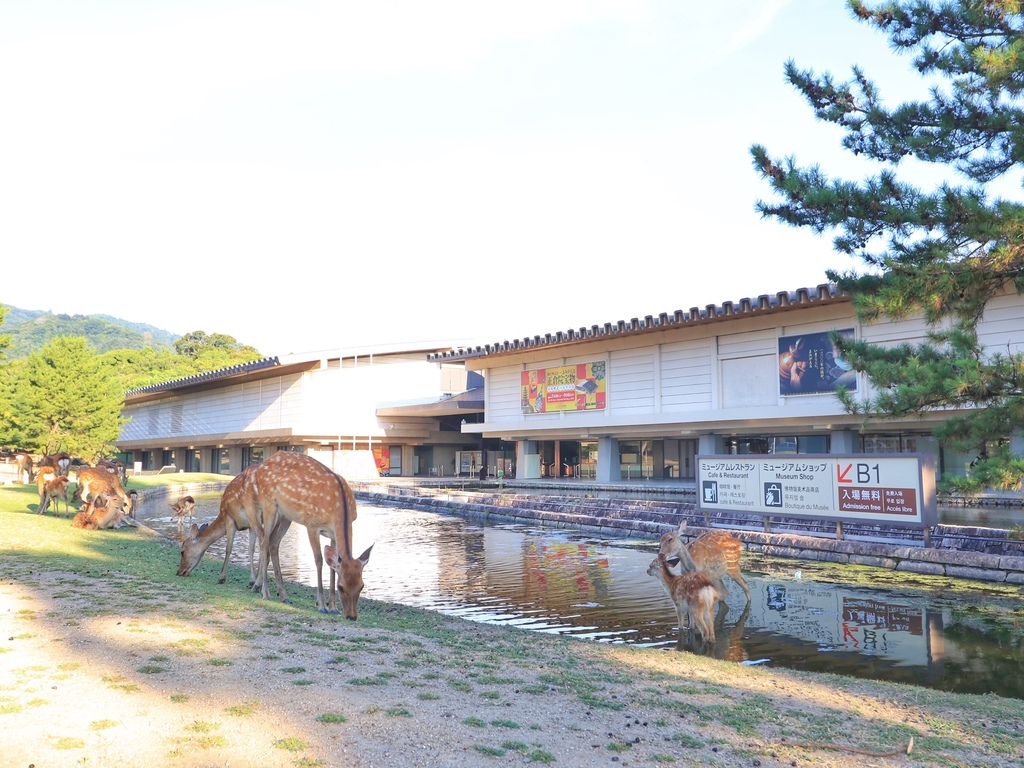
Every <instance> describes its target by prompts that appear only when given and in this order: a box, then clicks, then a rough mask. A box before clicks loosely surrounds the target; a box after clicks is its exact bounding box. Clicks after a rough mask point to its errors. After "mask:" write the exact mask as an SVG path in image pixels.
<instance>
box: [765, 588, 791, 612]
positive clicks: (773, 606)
mask: <svg viewBox="0 0 1024 768" xmlns="http://www.w3.org/2000/svg"><path fill="white" fill-rule="evenodd" d="M767 592H768V600H767V602H766V603H765V605H766V606H767V607H768V610H769V611H784V610H786V588H785V587H784V586H782V585H781V584H769V585H768V588H767Z"/></svg>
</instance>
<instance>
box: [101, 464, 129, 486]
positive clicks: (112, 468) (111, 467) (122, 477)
mask: <svg viewBox="0 0 1024 768" xmlns="http://www.w3.org/2000/svg"><path fill="white" fill-rule="evenodd" d="M96 466H97V467H100V468H102V469H105V470H107V472H110V473H112V474H114V475H117V479H118V480H119V481H120V482H121V484H122V485H124V484H126V483H127V482H128V478H127V475H126V472H127V469H126V468H125V465H124V464H123V463H122V462H120V461H118V460H117V459H100V460H98V461H97V462H96Z"/></svg>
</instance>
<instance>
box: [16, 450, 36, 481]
mask: <svg viewBox="0 0 1024 768" xmlns="http://www.w3.org/2000/svg"><path fill="white" fill-rule="evenodd" d="M14 463H15V464H17V465H18V482H19V483H26V484H27V483H31V482H32V478H33V475H32V457H31V456H29V455H28V454H27V453H16V454H14ZM22 477H24V478H25V479H24V480H22V479H21V478H22Z"/></svg>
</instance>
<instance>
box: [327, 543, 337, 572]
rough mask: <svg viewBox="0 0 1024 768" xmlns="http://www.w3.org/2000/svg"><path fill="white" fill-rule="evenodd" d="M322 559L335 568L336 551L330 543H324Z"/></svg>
mask: <svg viewBox="0 0 1024 768" xmlns="http://www.w3.org/2000/svg"><path fill="white" fill-rule="evenodd" d="M324 560H326V561H327V565H328V566H330V567H331V568H337V567H338V565H339V561H338V553H337V551H335V549H334V547H332V546H331V545H330V544H324Z"/></svg>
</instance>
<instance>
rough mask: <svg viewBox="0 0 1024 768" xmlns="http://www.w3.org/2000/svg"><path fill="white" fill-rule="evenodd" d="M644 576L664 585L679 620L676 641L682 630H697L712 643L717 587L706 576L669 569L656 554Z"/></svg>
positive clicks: (681, 637)
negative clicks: (680, 572) (674, 571)
mask: <svg viewBox="0 0 1024 768" xmlns="http://www.w3.org/2000/svg"><path fill="white" fill-rule="evenodd" d="M647 575H648V576H654V577H655V578H656V579H658V581H660V582H661V586H662V587H664V588H665V592H666V593H667V594H668V596H669V599H670V600H671V601H672V604H673V605H674V606H675V608H676V618H677V619H678V621H679V642H680V644H682V639H683V631H684V629H691V630H695V631H697V632H699V633H700V635H701V637H702V638H703V639H704V641H705V642H708V643H713V642H715V617H714V611H715V603H717V602H718V590H716V589H715V586H714V584H712V583H711V579H709V578H708V577H707V576H706V575H704V574H703V573H699V572H692V573H683V574H681V575H678V576H677V575H676V574H674V573H672V572H671V571H670V570H669V567H668V564H667V563H666V562H665V557H664V556H662V555H659V556H658V557H656V558H654V560H652V561H651V564H650V565H649V566H648V567H647Z"/></svg>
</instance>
